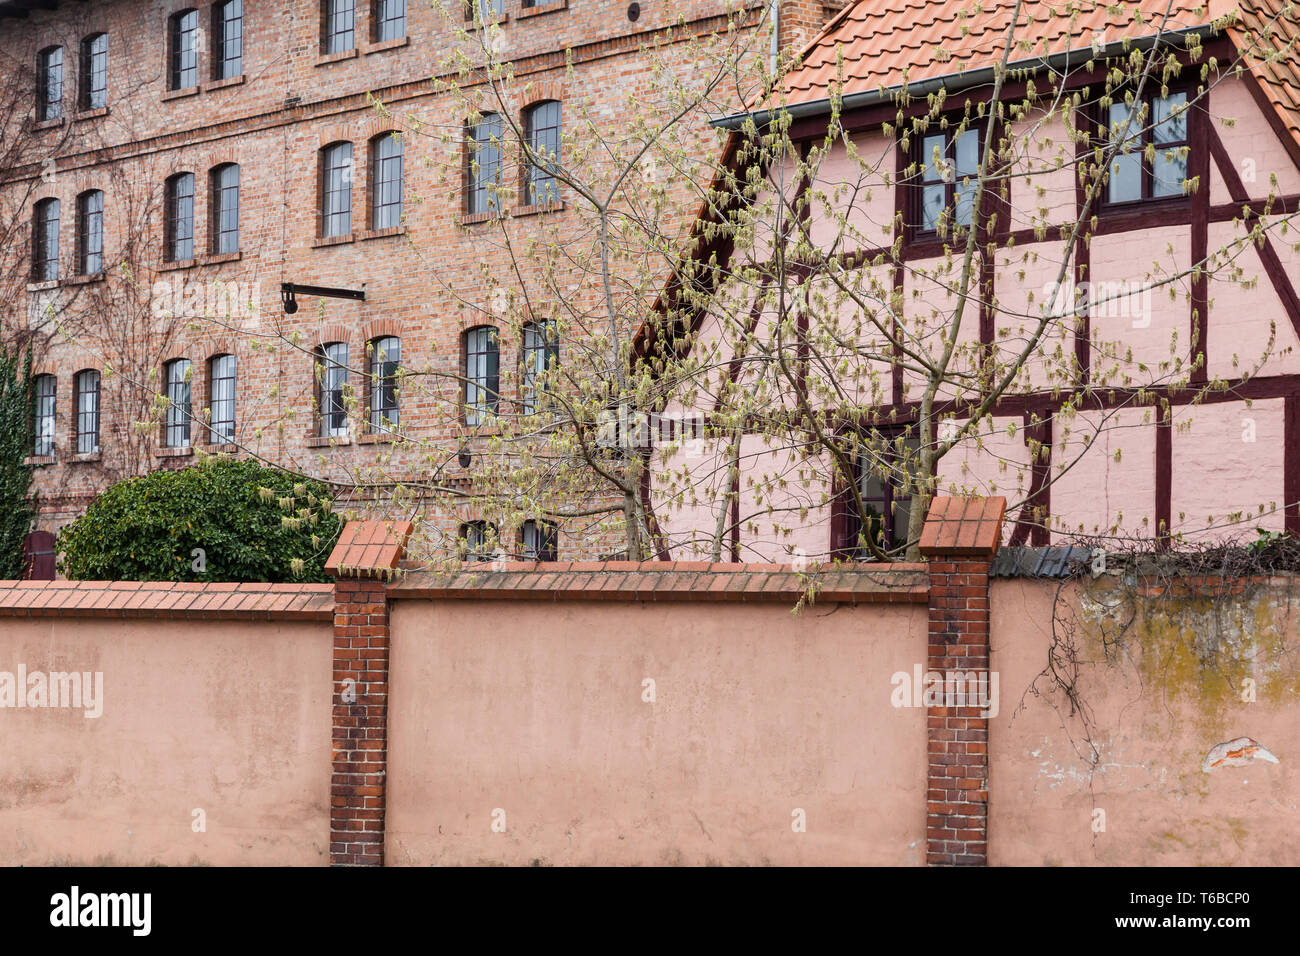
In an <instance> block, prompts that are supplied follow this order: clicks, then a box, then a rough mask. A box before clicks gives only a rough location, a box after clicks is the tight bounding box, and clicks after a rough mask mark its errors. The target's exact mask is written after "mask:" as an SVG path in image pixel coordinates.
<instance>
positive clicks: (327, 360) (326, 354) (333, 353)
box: [317, 342, 348, 438]
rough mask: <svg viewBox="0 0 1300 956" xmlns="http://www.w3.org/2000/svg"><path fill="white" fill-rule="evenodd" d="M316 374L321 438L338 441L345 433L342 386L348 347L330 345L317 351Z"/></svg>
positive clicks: (346, 370)
mask: <svg viewBox="0 0 1300 956" xmlns="http://www.w3.org/2000/svg"><path fill="white" fill-rule="evenodd" d="M317 364H318V366H319V369H320V371H319V374H320V424H321V436H322V437H324V438H338V437H341V436H343V435H346V434H347V432H348V411H347V405H346V402H345V398H346V395H345V392H344V389H345V386H346V385H347V381H348V347H347V343H345V342H334V343H331V344H329V345H326V346H324V347H323V348H322V349H321V352H320V355H319V357H318V359H317Z"/></svg>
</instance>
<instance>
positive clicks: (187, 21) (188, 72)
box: [170, 10, 199, 90]
mask: <svg viewBox="0 0 1300 956" xmlns="http://www.w3.org/2000/svg"><path fill="white" fill-rule="evenodd" d="M170 33H171V36H170V61H171V62H170V67H171V69H170V73H171V88H172V89H173V90H188V89H190V87H193V86H198V84H199V51H198V35H199V12H198V11H197V10H182V11H181V12H180V13H173V14H172V18H171V30H170Z"/></svg>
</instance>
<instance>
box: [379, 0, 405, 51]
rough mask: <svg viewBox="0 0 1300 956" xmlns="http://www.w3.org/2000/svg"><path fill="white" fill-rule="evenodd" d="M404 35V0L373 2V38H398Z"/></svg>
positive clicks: (382, 39)
mask: <svg viewBox="0 0 1300 956" xmlns="http://www.w3.org/2000/svg"><path fill="white" fill-rule="evenodd" d="M404 36H406V0H378V2H377V3H376V4H375V39H376V40H377V41H379V42H381V43H382V42H383V41H384V40H398V39H401V38H402V37H404Z"/></svg>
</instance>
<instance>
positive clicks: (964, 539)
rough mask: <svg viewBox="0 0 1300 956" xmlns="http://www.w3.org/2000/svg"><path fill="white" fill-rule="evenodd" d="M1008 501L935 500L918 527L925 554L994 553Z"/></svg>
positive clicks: (921, 545) (993, 499)
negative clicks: (922, 522) (923, 521)
mask: <svg viewBox="0 0 1300 956" xmlns="http://www.w3.org/2000/svg"><path fill="white" fill-rule="evenodd" d="M1006 510H1007V499H1006V498H1003V497H1000V496H999V497H992V498H948V497H944V498H936V499H934V502H933V503H932V504H931V506H930V512H929V514H928V515H926V518H925V524H924V525H923V526H922V527H921V541H920V548H921V553H922V554H924V555H937V556H938V555H987V556H989V557H992V556H993V554H994V553H996V552H997V549H998V543H999V541H1000V540H1001V537H1002V519H1003V518H1004V517H1005V516H1006Z"/></svg>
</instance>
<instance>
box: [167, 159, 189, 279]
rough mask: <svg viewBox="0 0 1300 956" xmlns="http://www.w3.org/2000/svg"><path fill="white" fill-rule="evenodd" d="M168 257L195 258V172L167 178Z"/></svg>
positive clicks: (173, 260)
mask: <svg viewBox="0 0 1300 956" xmlns="http://www.w3.org/2000/svg"><path fill="white" fill-rule="evenodd" d="M166 212H167V237H168V259H170V260H171V261H172V262H183V261H185V260H187V259H193V258H194V174H193V173H182V174H180V175H179V176H173V177H172V178H171V179H169V180H167V209H166Z"/></svg>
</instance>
